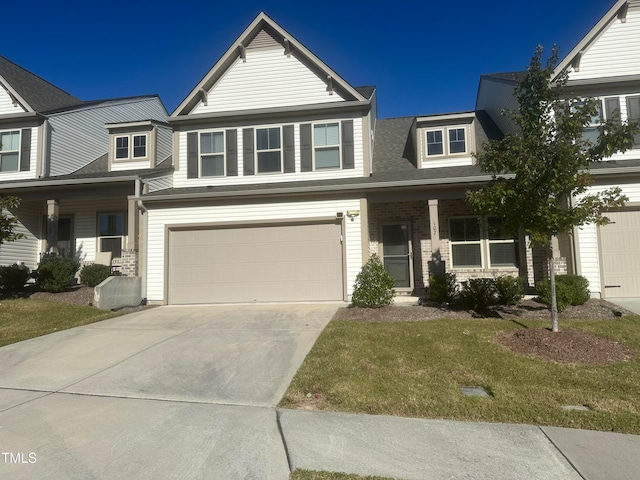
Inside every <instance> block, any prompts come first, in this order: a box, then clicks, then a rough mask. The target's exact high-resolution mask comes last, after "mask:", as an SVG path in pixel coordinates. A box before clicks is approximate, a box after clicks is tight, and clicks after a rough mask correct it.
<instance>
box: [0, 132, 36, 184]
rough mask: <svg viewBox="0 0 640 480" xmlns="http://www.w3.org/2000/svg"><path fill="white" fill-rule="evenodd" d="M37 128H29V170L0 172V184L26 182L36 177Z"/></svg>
mask: <svg viewBox="0 0 640 480" xmlns="http://www.w3.org/2000/svg"><path fill="white" fill-rule="evenodd" d="M0 130H21V129H13V128H0ZM39 132H40V131H39V129H38V127H31V155H30V161H31V163H30V164H29V170H28V171H24V172H0V182H4V181H7V182H8V181H10V180H28V179H31V178H36V177H37V171H36V165H37V162H38V141H39V137H38V133H39Z"/></svg>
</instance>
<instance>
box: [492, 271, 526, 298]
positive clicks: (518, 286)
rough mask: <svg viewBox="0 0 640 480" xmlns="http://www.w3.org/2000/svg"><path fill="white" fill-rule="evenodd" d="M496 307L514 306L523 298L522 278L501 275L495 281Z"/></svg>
mask: <svg viewBox="0 0 640 480" xmlns="http://www.w3.org/2000/svg"><path fill="white" fill-rule="evenodd" d="M495 283H496V294H497V298H496V301H497V304H498V305H515V304H516V303H518V302H519V301H520V300H522V298H523V297H524V285H523V283H522V278H520V277H514V276H511V275H502V276H501V277H498V278H496V279H495Z"/></svg>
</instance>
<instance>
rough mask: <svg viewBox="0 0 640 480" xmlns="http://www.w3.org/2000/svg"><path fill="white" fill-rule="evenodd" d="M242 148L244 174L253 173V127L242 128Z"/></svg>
mask: <svg viewBox="0 0 640 480" xmlns="http://www.w3.org/2000/svg"><path fill="white" fill-rule="evenodd" d="M242 148H243V152H242V162H243V163H244V174H245V175H255V160H254V158H253V128H243V129H242Z"/></svg>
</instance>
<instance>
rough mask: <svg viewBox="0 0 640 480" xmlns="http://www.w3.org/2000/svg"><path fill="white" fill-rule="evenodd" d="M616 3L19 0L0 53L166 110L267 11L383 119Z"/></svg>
mask: <svg viewBox="0 0 640 480" xmlns="http://www.w3.org/2000/svg"><path fill="white" fill-rule="evenodd" d="M614 3H615V2H614V0H560V1H558V0H530V1H528V2H518V1H510V2H507V1H503V0H494V1H478V0H476V1H467V0H460V1H458V2H442V1H440V2H436V1H431V0H429V1H424V0H423V1H411V0H395V1H391V2H390V1H385V2H383V1H379V0H368V1H359V0H357V1H350V0H347V1H342V2H337V3H336V2H320V4H317V3H316V2H293V1H291V0H289V1H266V0H265V1H262V2H258V1H254V0H242V1H235V2H233V1H232V2H217V1H212V0H209V1H196V0H194V1H189V0H185V1H179V2H178V1H174V2H166V1H162V0H158V1H153V2H151V1H138V0H130V1H121V0H111V1H109V2H92V1H86V0H83V1H77V2H71V1H65V0H58V1H55V2H54V1H50V0H47V1H40V0H38V1H29V0H26V1H25V2H23V3H21V4H20V6H19V8H17V9H16V12H17V11H25V10H26V11H28V15H26V16H25V17H23V16H22V15H18V14H17V13H16V14H15V15H11V16H10V17H6V18H5V19H4V21H3V29H2V33H3V38H4V39H5V42H3V46H2V48H1V49H0V54H1V55H3V56H5V57H7V58H9V59H10V60H12V61H14V62H15V63H17V64H19V65H21V66H22V67H24V68H26V69H28V70H30V71H32V72H33V73H35V74H37V75H39V76H41V77H43V78H44V79H46V80H48V81H50V82H52V83H53V84H55V85H57V86H59V87H60V88H63V89H64V90H66V91H68V92H69V93H71V94H73V95H75V96H77V97H79V98H81V99H83V100H93V99H102V98H113V97H125V96H134V95H143V94H151V93H157V94H159V95H160V97H161V98H162V100H163V101H164V104H165V106H166V107H167V110H168V111H169V113H171V112H172V111H173V110H174V109H175V107H176V106H177V105H178V104H179V103H180V102H181V101H182V100H183V99H184V97H185V96H186V95H187V94H188V93H189V92H190V91H191V89H192V88H193V87H194V86H195V85H196V83H197V82H198V81H199V80H200V79H201V78H202V77H203V76H204V74H205V73H206V72H207V71H208V70H209V69H210V68H211V67H212V66H213V64H214V63H215V62H216V61H217V60H218V58H219V57H220V56H221V55H222V54H223V53H224V52H225V51H226V50H227V48H228V47H229V46H230V45H231V43H232V42H233V41H234V40H235V39H236V38H237V37H238V35H240V33H241V32H242V31H243V30H244V29H245V28H246V27H247V25H248V24H249V23H251V21H252V20H253V19H254V17H255V16H256V15H257V14H258V13H259V12H260V11H261V10H264V11H265V12H266V13H267V14H268V15H269V16H271V18H273V19H274V20H275V21H276V22H277V23H279V24H280V25H281V26H282V27H283V28H284V29H285V30H287V31H288V32H289V33H290V34H291V35H292V36H293V37H295V38H296V39H297V40H298V41H300V42H302V43H303V44H304V45H305V46H306V47H307V48H308V49H310V50H311V51H312V52H314V53H315V54H316V55H317V56H318V57H319V58H320V59H321V60H323V61H324V62H325V63H327V64H328V65H329V66H330V67H331V68H332V69H334V70H335V71H336V72H337V73H338V74H340V75H341V76H342V77H343V78H344V79H345V80H347V81H348V82H349V83H351V84H352V85H353V86H360V85H376V86H377V88H378V102H379V103H378V116H379V117H380V118H387V117H398V116H405V115H427V114H432V113H442V112H456V111H463V110H471V109H473V107H474V104H475V95H476V91H477V87H478V80H479V76H480V75H481V74H483V73H493V72H505V71H512V70H521V69H524V68H526V66H527V64H528V62H529V59H530V58H531V54H532V53H533V51H534V49H535V46H536V45H537V44H541V45H543V46H544V47H545V48H546V49H550V48H551V46H552V45H553V44H554V43H556V44H558V45H559V46H560V48H561V52H563V53H565V54H566V53H568V52H569V51H570V50H571V49H572V48H573V47H574V46H575V44H576V43H577V42H578V41H579V40H580V39H581V38H582V37H583V36H584V35H585V34H586V33H587V32H588V30H589V29H590V28H591V27H592V26H593V25H595V23H596V22H597V21H598V20H599V19H600V17H601V16H602V15H603V14H604V13H605V12H606V11H607V10H608V9H609V8H610V7H611V6H612V5H613V4H614ZM316 5H318V6H319V7H320V8H317V7H316ZM23 18H24V19H23ZM6 39H13V40H11V41H6Z"/></svg>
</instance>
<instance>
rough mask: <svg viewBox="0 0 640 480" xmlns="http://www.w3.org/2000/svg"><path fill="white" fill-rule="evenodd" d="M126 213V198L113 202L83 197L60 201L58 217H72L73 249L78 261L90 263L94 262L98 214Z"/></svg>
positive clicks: (106, 199)
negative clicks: (74, 243)
mask: <svg viewBox="0 0 640 480" xmlns="http://www.w3.org/2000/svg"><path fill="white" fill-rule="evenodd" d="M126 211H127V200H126V198H123V199H119V200H115V199H112V198H86V197H84V198H77V199H71V200H62V201H60V215H61V216H63V215H72V216H73V230H74V236H75V239H76V245H75V248H76V255H77V257H78V260H80V261H83V262H92V261H94V260H95V256H96V249H97V243H96V235H97V225H96V224H97V219H98V213H99V212H104V213H106V212H126ZM125 224H126V222H125ZM125 244H126V239H125Z"/></svg>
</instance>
